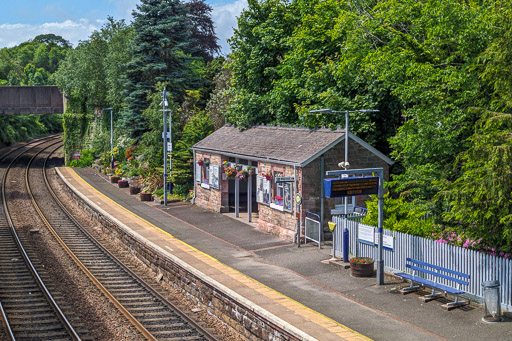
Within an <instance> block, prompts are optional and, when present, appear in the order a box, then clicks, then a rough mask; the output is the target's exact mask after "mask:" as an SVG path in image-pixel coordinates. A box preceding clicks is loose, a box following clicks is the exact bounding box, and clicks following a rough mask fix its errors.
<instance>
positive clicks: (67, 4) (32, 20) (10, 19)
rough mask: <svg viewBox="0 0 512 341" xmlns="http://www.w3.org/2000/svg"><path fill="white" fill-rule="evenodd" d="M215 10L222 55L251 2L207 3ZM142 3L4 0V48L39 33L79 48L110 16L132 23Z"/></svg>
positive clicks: (0, 13)
mask: <svg viewBox="0 0 512 341" xmlns="http://www.w3.org/2000/svg"><path fill="white" fill-rule="evenodd" d="M205 2H206V3H207V4H209V5H210V6H211V7H212V8H213V10H212V19H213V21H214V25H215V27H216V33H217V37H218V38H219V45H220V46H221V48H222V54H224V55H226V54H228V53H229V51H230V50H229V45H228V43H227V39H228V38H230V37H231V35H232V34H233V27H236V23H237V21H236V18H237V17H238V16H239V15H240V13H241V11H242V10H243V9H244V8H246V7H247V0H206V1H205ZM138 3H139V0H48V1H42V0H0V48H2V47H13V46H16V45H18V44H20V43H22V42H25V41H27V40H29V39H32V38H34V37H35V36H37V35H39V34H48V33H53V34H56V35H60V36H62V37H63V38H64V39H66V40H68V41H69V42H70V43H71V44H73V47H76V46H77V44H78V41H79V40H86V39H87V38H88V37H89V35H90V34H91V33H92V32H93V31H94V30H97V29H99V28H100V27H101V26H102V25H103V24H104V23H105V22H106V19H107V17H108V16H112V17H114V19H116V20H120V19H125V20H126V22H130V21H131V19H132V15H131V13H132V11H133V10H134V9H135V7H136V5H137V4H138Z"/></svg>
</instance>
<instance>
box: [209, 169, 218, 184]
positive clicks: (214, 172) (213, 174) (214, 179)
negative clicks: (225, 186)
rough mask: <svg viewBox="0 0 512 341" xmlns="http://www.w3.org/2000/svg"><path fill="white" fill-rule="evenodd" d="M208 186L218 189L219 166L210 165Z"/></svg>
mask: <svg viewBox="0 0 512 341" xmlns="http://www.w3.org/2000/svg"><path fill="white" fill-rule="evenodd" d="M210 186H211V187H213V188H216V189H219V166H214V165H210Z"/></svg>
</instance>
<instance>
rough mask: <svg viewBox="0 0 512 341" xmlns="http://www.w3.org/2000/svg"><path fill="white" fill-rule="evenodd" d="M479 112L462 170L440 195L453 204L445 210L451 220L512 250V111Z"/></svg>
mask: <svg viewBox="0 0 512 341" xmlns="http://www.w3.org/2000/svg"><path fill="white" fill-rule="evenodd" d="M479 112H480V113H481V116H482V118H481V119H480V120H479V121H478V122H477V124H476V126H475V132H474V134H473V135H472V136H471V137H470V138H469V142H470V143H471V145H470V147H469V148H468V149H467V150H466V151H464V152H462V153H461V154H460V155H459V156H458V158H457V164H458V165H459V166H460V167H461V170H462V174H461V176H460V177H458V178H457V179H456V180H455V181H453V182H448V181H447V182H445V183H444V184H443V185H444V188H443V191H441V192H440V193H439V194H438V195H437V199H438V200H440V201H442V202H444V203H445V204H447V205H448V206H449V207H450V210H447V212H446V213H445V214H444V217H445V218H446V220H447V223H448V224H450V223H451V225H459V226H461V227H462V228H464V229H465V232H468V233H469V234H470V235H472V236H475V237H477V238H478V237H482V238H483V239H484V244H486V245H491V246H493V247H501V248H502V249H503V250H504V251H511V250H512V249H511V245H512V136H511V134H510V132H511V131H512V115H511V114H506V113H495V112H482V110H479ZM454 223H455V224H454Z"/></svg>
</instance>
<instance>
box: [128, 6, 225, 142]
mask: <svg viewBox="0 0 512 341" xmlns="http://www.w3.org/2000/svg"><path fill="white" fill-rule="evenodd" d="M194 10H195V12H194ZM210 10H211V8H210V7H209V6H207V5H205V4H204V1H199V0H197V1H193V2H191V3H183V2H180V1H179V0H165V1H152V0H143V1H142V2H141V4H140V5H137V10H136V11H134V12H133V17H134V21H133V28H134V30H135V37H134V40H133V43H132V45H131V49H130V54H131V56H132V60H131V61H130V62H129V63H128V65H127V72H126V85H127V91H126V97H127V103H128V105H127V108H126V110H125V111H124V114H123V126H124V128H125V130H126V131H127V132H128V133H129V134H130V136H132V137H134V138H139V137H140V136H142V134H143V133H144V132H145V131H146V130H147V128H148V126H147V122H146V121H145V120H144V117H143V116H142V111H143V110H144V109H146V108H147V107H148V104H149V102H148V97H147V96H148V94H149V93H151V91H153V90H154V87H155V85H156V84H157V83H158V82H165V83H167V84H168V91H169V92H170V93H171V94H172V95H173V97H174V98H176V100H178V101H179V102H180V103H181V102H183V98H184V95H185V90H188V89H197V88H198V87H199V86H201V85H202V79H201V68H202V66H201V64H202V65H204V62H202V61H201V59H198V58H199V57H198V56H199V55H201V54H204V53H206V54H208V52H210V53H211V52H214V51H215V48H218V46H217V45H216V38H215V36H214V35H212V29H207V30H205V28H208V27H210V28H211V27H212V24H211V18H210V17H209V11H210ZM209 18H210V19H209ZM208 22H209V24H210V25H209V24H208ZM202 37H204V38H205V39H201V38H202ZM206 38H210V39H214V40H213V42H214V44H213V50H212V46H210V45H208V44H207V43H205V41H208V39H206ZM208 46H210V47H208ZM201 47H202V48H203V49H201ZM205 47H206V49H205Z"/></svg>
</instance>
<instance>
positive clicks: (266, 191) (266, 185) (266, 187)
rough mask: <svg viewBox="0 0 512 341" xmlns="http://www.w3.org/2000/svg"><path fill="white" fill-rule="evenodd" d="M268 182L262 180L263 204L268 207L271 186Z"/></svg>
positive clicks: (264, 179)
mask: <svg viewBox="0 0 512 341" xmlns="http://www.w3.org/2000/svg"><path fill="white" fill-rule="evenodd" d="M271 185H272V184H271V182H270V180H267V179H266V178H263V203H265V204H267V205H270V197H271V195H272V186H271Z"/></svg>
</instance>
